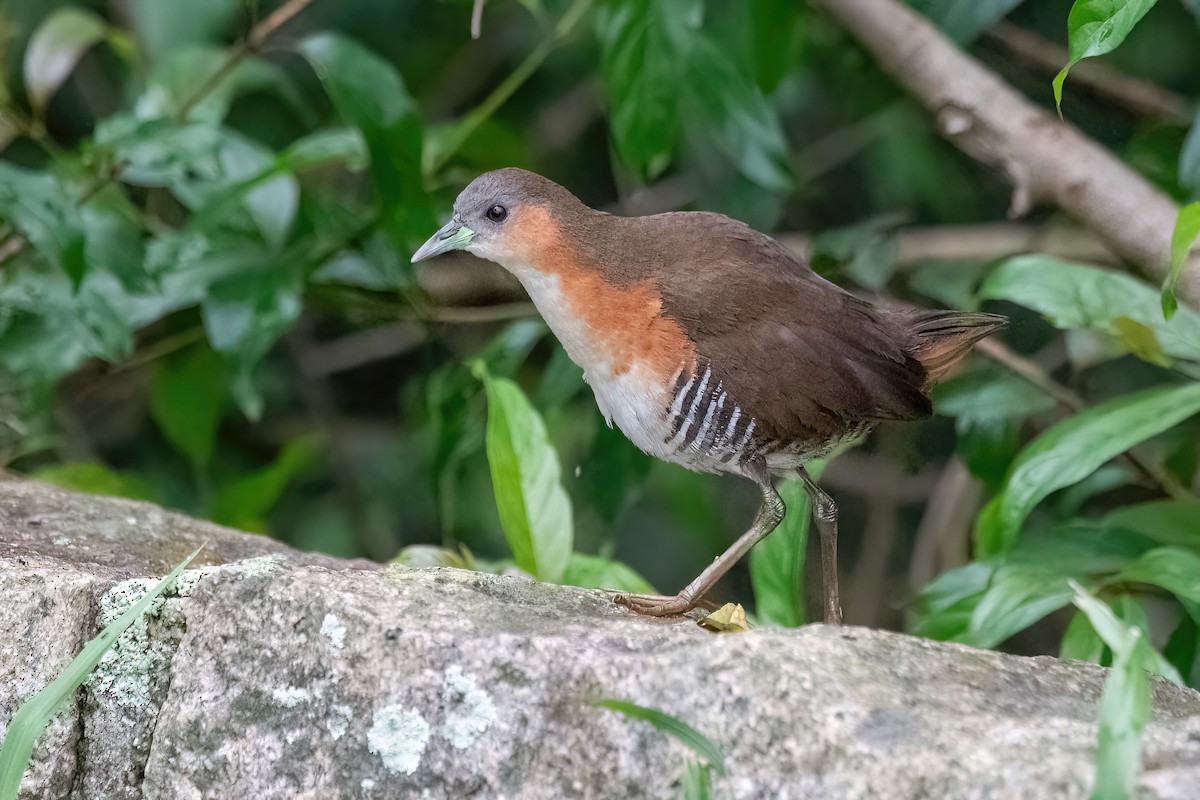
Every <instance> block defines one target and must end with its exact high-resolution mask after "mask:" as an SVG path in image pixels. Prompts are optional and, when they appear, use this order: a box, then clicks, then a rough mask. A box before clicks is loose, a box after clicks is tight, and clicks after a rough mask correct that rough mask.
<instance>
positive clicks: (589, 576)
mask: <svg viewBox="0 0 1200 800" xmlns="http://www.w3.org/2000/svg"><path fill="white" fill-rule="evenodd" d="M562 582H563V584H565V585H567V586H582V587H583V588H585V589H615V590H616V591H618V592H639V593H642V594H654V593H655V592H654V587H653V586H651V585H650V583H649V582H648V581H647V580H646V579H645V578H643V577H642V576H641V575H638V574H637V572H635V571H634V569H633V568H632V567H630V566H628V565H626V564H622V563H621V562H620V561H612V560H610V559H607V558H601V557H600V556H589V555H585V554H583V553H572V554H571V557H570V559H569V560H568V561H567V568H566V571H565V572H564V573H563V577H562Z"/></svg>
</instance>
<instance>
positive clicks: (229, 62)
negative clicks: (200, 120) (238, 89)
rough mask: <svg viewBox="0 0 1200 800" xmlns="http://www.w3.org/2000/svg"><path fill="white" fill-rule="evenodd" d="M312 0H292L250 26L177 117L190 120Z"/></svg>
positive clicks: (190, 97)
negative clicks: (202, 105)
mask: <svg viewBox="0 0 1200 800" xmlns="http://www.w3.org/2000/svg"><path fill="white" fill-rule="evenodd" d="M311 3H312V0H288V2H286V3H284V4H283V5H281V6H280V7H279V8H277V9H275V10H274V11H273V12H271V14H270V15H268V16H267V18H266V19H264V20H261V21H260V22H258V23H257V24H256V25H255V26H254V27H253V28H251V29H250V33H249V35H247V36H246V38H245V39H244V40H243V41H242V42H241V43H240V44H237V45H235V46H234V47H233V49H232V50H230V51H229V53H228V55H226V57H225V60H224V61H222V62H221V65H220V66H219V67H217V69H216V70H215V71H214V72H213V73H212V74H211V75H209V76H208V78H207V79H206V80H205V81H204V83H202V84H200V86H199V87H198V88H197V89H196V91H194V92H192V94H191V95H190V96H189V97H188V98H187V99H186V100H184V101H183V103H181V104H180V106H179V110H178V111H177V112H176V117H177V118H178V119H180V120H186V119H187V116H188V114H190V113H191V112H192V109H194V108H195V107H196V106H197V105H199V104H200V102H201V101H203V100H204V98H206V97H207V96H208V95H209V93H210V92H212V90H213V89H215V88H216V87H217V86H219V85H220V83H221V81H223V80H224V79H225V77H226V76H227V75H229V73H230V72H232V71H233V70H234V68H235V67H237V65H238V64H240V63H241V62H242V60H243V59H244V58H246V56H248V55H250V54H252V53H254V52H256V51H257V50H259V49H260V48H261V47H262V46H263V43H264V42H266V40H267V39H269V38H270V37H271V35H272V34H274V33H275V31H277V30H279V28H280V27H281V26H283V24H284V23H286V22H287V21H288V20H290V19H291V18H292V17H294V16H296V15H297V14H299V13H300V12H301V11H303V10H304V9H305V8H307V7H308V6H309V5H310V4H311Z"/></svg>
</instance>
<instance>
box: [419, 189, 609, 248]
mask: <svg viewBox="0 0 1200 800" xmlns="http://www.w3.org/2000/svg"><path fill="white" fill-rule="evenodd" d="M534 207H537V208H539V209H541V210H544V211H546V212H549V213H550V214H552V215H554V216H560V215H562V214H565V213H578V211H580V210H582V209H584V208H585V207H584V206H583V204H582V203H581V202H579V200H578V199H577V198H576V197H575V195H573V194H571V193H570V192H568V191H567V190H566V189H564V188H563V187H561V186H559V185H558V184H557V183H555V182H554V181H552V180H549V179H548V178H543V177H542V176H541V175H538V174H536V173H533V172H528V171H527V170H523V169H517V168H515V167H507V168H505V169H498V170H493V171H492V172H485V173H484V174H483V175H480V176H479V177H478V178H476V179H475V180H473V181H471V183H470V185H469V186H467V188H465V189H463V190H462V193H461V194H459V196H458V199H457V200H455V201H454V216H453V217H452V218H451V219H450V221H449V222H447V223H446V224H445V225H443V226H442V227H441V229H440V230H438V232H437V233H435V234H434V235H433V236H431V237H430V238H429V241H427V242H425V244H423V245H421V248H420V249H419V250H417V252H416V253H415V254H414V255H413V257H412V260H413V263H416V262H418V261H423V260H425V259H427V258H432V257H433V256H436V255H440V254H442V253H446V252H449V251H450V250H466V251H467V252H468V253H472V254H474V255H477V256H479V257H480V258H486V259H488V260H490V261H495V262H497V263H499V264H501V265H504V266H508V264H507V263H506V262H507V261H508V260H510V259H511V257H512V255H513V253H514V252H518V251H519V250H520V249H521V245H522V243H523V242H528V241H530V240H531V239H536V237H537V235H538V231H537V230H535V227H536V224H535V217H537V216H538V215H535V214H531V213H529V212H530V209H531V208H534Z"/></svg>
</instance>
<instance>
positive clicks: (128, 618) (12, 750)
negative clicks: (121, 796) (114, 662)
mask: <svg viewBox="0 0 1200 800" xmlns="http://www.w3.org/2000/svg"><path fill="white" fill-rule="evenodd" d="M202 549H203V545H201V547H199V548H197V549H196V550H195V551H194V552H193V553H192V554H191V555H190V556H188V557H187V558H185V559H184V560H183V562H182V563H181V564H179V565H178V566H177V567H175V569H173V570H171V572H170V573H169V574H168V575H167V576H166V577H165V578H163V579H162V580H161V581H159V582H158V583H157V584H156V585H155V586H154V587H153V588H151V589H150V590H149V591H148V592H146V594H145V595H143V596H142V598H141V599H140V600H138V601H137V602H136V603H134V604H133V605H132V606H130V607H129V610H128V611H126V612H125V613H124V614H122V615H121V616H120V617H118V618H117V619H115V620H113V621H112V622H111V623H109V624H108V625H106V626H105V628H104V630H102V631H101V632H100V635H99V636H97V637H96V638H94V639H92V640H91V641H89V642H88V643H87V644H85V645H84V646H83V649H82V650H81V651H80V652H79V655H77V656H75V658H73V659H72V660H71V663H70V664H68V665H67V666H66V667H65V668H64V669H63V670H62V672H60V673H59V674H58V675H57V676H56V677H55V678H54V680H52V681H50V683H49V684H47V685H46V687H45V688H44V689H42V690H41V691H39V692H38V693H37V694H35V695H34V696H33V697H30V698H29V699H28V700H26V701H25V702H24V703H22V704H21V707H20V708H18V709H17V713H15V714H13V717H12V719H11V720H9V722H8V729H7V731H6V733H5V736H4V742H3V743H2V744H0V800H16V797H17V793H18V791H19V790H20V787H21V777H22V776H23V775H24V774H25V770H26V769H28V767H29V759H30V757H31V756H32V755H33V746H34V744H36V743H37V738H38V736H40V735H41V733H42V731H43V730H44V729H45V728H46V725H48V724H49V723H50V720H52V719H53V718H54V716H55V714H56V713H57V712H58V710H59V708H60V707H61V705H62V704H63V702H65V701H66V700H67V698H69V697H70V696H71V695H72V694H74V693H75V690H76V689H78V688H79V686H80V684H82V683H83V682H84V681H85V680H87V677H88V675H89V674H90V673H91V671H92V670H93V669H95V668H96V665H97V664H99V663H100V659H101V658H103V657H104V654H105V653H106V652H108V649H109V648H110V647H112V646H113V644H114V643H115V642H116V641H117V639H118V638H119V637H120V635H121V634H122V633H124V632H125V629H126V628H128V627H129V626H130V625H132V624H133V623H134V622H136V621H137V620H138V618H140V617H141V616H142V615H143V614H144V613H146V609H147V608H149V607H150V604H151V603H152V602H154V600H155V599H156V598H157V597H158V596H159V595H161V594H162V593H163V592H165V591H166V590H167V589H168V588H170V586H171V585H172V584H173V583H174V582H175V580H176V578H178V577H179V574H180V573H181V572H183V570H184V569H185V568H187V565H188V564H190V563H192V559H194V558H195V557H196V555H197V554H198V553H199V552H200V550H202Z"/></svg>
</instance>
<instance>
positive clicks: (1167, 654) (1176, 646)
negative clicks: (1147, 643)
mask: <svg viewBox="0 0 1200 800" xmlns="http://www.w3.org/2000/svg"><path fill="white" fill-rule="evenodd" d="M1162 654H1163V658H1164V659H1165V660H1166V661H1167V662H1168V663H1169V664H1170V665H1171V666H1172V667H1174V668H1175V670H1176V671H1177V672H1178V673H1179V674H1180V675H1181V676H1183V678H1184V685H1185V686H1188V687H1189V688H1192V689H1195V688H1196V687H1197V686H1200V628H1198V627H1197V625H1196V621H1195V620H1194V619H1192V618H1191V616H1189V615H1184V616H1183V617H1182V618H1181V619H1180V620H1179V624H1178V625H1176V626H1175V630H1174V631H1172V632H1171V636H1170V638H1168V639H1167V643H1166V644H1165V645H1163V650H1162Z"/></svg>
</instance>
